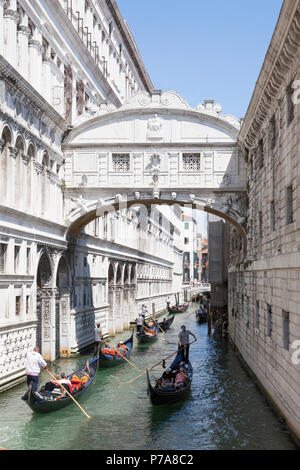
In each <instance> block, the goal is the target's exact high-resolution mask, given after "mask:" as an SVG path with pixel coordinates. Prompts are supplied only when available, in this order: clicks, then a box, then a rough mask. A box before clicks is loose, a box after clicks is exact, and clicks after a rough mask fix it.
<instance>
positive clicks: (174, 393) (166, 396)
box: [147, 352, 193, 405]
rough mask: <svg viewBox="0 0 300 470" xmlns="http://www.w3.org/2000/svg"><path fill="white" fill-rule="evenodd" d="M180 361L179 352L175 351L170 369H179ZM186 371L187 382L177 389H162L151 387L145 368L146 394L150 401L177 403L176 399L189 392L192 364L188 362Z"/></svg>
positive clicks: (155, 403)
mask: <svg viewBox="0 0 300 470" xmlns="http://www.w3.org/2000/svg"><path fill="white" fill-rule="evenodd" d="M181 362H182V357H181V354H180V352H178V353H177V356H176V358H175V360H174V361H173V362H172V364H171V365H170V369H171V370H172V371H176V370H179V365H180V363H181ZM186 372H187V375H188V377H189V379H188V382H187V384H186V385H185V386H184V387H182V388H179V389H177V390H176V389H175V388H169V389H166V390H163V389H162V388H159V387H153V386H152V385H151V382H150V377H149V371H148V369H147V382H148V395H149V396H150V400H151V403H152V404H153V405H170V404H172V403H177V402H178V401H182V400H184V399H185V398H186V397H187V396H188V395H189V393H190V390H191V386H192V380H193V368H192V364H191V363H190V362H188V364H187V367H186Z"/></svg>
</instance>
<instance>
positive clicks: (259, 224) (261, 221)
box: [258, 212, 263, 238]
mask: <svg viewBox="0 0 300 470" xmlns="http://www.w3.org/2000/svg"><path fill="white" fill-rule="evenodd" d="M258 236H259V238H262V237H263V219H262V213H261V212H259V214H258Z"/></svg>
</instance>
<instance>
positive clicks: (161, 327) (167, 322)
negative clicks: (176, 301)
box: [145, 315, 175, 331]
mask: <svg viewBox="0 0 300 470" xmlns="http://www.w3.org/2000/svg"><path fill="white" fill-rule="evenodd" d="M174 318H175V315H173V316H172V317H170V318H168V319H167V320H165V321H161V322H159V323H158V326H159V331H167V330H168V329H169V328H170V326H171V325H172V323H173V321H174ZM145 326H146V327H147V328H149V324H148V323H145Z"/></svg>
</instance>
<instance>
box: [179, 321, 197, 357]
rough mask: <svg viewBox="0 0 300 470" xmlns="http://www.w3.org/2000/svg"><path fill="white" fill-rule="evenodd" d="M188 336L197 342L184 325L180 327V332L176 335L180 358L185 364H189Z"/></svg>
mask: <svg viewBox="0 0 300 470" xmlns="http://www.w3.org/2000/svg"><path fill="white" fill-rule="evenodd" d="M190 335H191V336H193V337H194V339H195V341H196V340H197V338H196V336H195V335H194V333H192V332H191V331H190V330H187V329H186V327H185V325H182V327H181V331H180V333H179V335H178V338H179V345H178V346H179V349H181V350H180V354H181V357H182V361H183V362H185V363H186V364H187V363H188V362H189V350H190Z"/></svg>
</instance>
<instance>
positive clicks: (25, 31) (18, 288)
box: [0, 0, 182, 390]
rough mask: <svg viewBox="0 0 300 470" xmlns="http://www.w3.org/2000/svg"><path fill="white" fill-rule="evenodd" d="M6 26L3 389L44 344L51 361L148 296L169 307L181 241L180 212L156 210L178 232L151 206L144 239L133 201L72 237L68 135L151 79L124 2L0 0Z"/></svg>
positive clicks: (112, 326) (0, 56) (0, 26)
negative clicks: (67, 193) (148, 229)
mask: <svg viewBox="0 0 300 470" xmlns="http://www.w3.org/2000/svg"><path fill="white" fill-rule="evenodd" d="M0 35H1V36H0V152H1V162H0V186H1V190H0V192H1V195H0V302H1V306H2V308H1V313H0V351H1V358H0V389H1V390H2V389H5V388H6V387H9V386H11V385H12V384H13V383H16V382H17V381H18V380H22V379H23V376H24V364H25V356H26V353H27V351H28V350H29V349H31V348H32V347H33V346H34V345H35V344H38V345H39V346H40V348H41V351H42V353H43V356H44V357H45V358H46V359H47V360H54V359H55V358H57V357H59V356H66V357H68V356H69V355H70V354H72V353H76V352H77V351H78V350H80V349H82V348H84V347H85V346H87V345H89V344H91V343H92V342H93V328H94V324H95V322H96V321H100V322H101V324H102V327H103V329H104V331H105V332H109V333H111V334H114V333H115V332H117V331H122V330H123V329H124V328H128V327H129V322H130V321H132V320H133V319H134V318H135V316H136V313H137V311H138V309H139V308H140V306H141V304H142V303H147V305H148V307H149V310H150V311H152V310H153V311H159V310H162V309H163V308H165V306H166V296H167V295H169V296H170V295H172V294H173V293H179V292H180V289H181V286H180V282H181V274H182V267H181V253H182V250H181V246H180V227H181V220H180V216H181V213H177V214H176V213H175V212H174V211H172V210H171V209H170V210H166V209H165V210H161V211H158V213H159V214H161V218H162V219H163V218H165V219H166V220H169V221H170V220H171V219H172V233H171V231H170V230H169V231H168V227H167V226H166V227H163V222H161V221H160V217H159V215H155V211H153V213H152V214H149V217H148V222H149V223H150V224H151V225H152V233H151V236H150V235H149V234H148V232H146V233H144V234H143V236H142V230H141V231H140V232H139V233H138V232H137V230H136V228H137V225H138V224H139V223H140V220H139V217H137V213H136V211H135V210H131V211H129V210H128V211H120V212H119V213H115V214H109V216H108V217H106V218H105V220H104V219H103V218H102V219H101V218H98V219H96V220H95V222H94V223H93V224H90V225H89V226H87V227H86V228H85V229H84V231H83V232H82V234H81V236H79V237H78V238H77V240H73V241H71V240H67V239H66V236H65V234H66V231H67V221H66V216H67V213H66V210H65V204H64V198H65V196H64V190H65V178H66V177H65V172H66V170H65V155H64V153H63V150H62V146H61V143H62V141H63V138H64V136H65V135H66V134H67V133H68V132H69V130H70V128H71V127H74V126H76V125H78V124H79V123H80V122H82V121H85V120H88V119H91V118H93V117H94V116H96V115H98V114H99V113H101V112H102V111H101V110H102V109H105V110H107V109H116V108H118V107H120V106H121V104H122V103H124V102H126V100H128V99H129V97H130V96H131V95H133V94H134V93H136V92H137V91H139V90H143V91H150V90H151V89H152V88H153V87H152V83H151V80H150V78H149V76H148V74H147V72H146V71H145V68H144V65H143V62H142V59H141V57H140V55H139V53H138V51H137V48H136V45H135V43H134V40H133V38H132V35H131V33H130V31H129V29H128V26H127V24H126V23H125V22H124V20H123V19H122V17H121V15H120V12H119V10H118V7H117V5H116V4H115V2H111V1H101V0H99V1H97V2H92V1H83V0H78V1H75V0H73V2H71V1H64V0H57V1H56V0H55V1H53V0H49V1H48V0H41V1H39V2H35V1H34V2H33V1H27V0H24V1H23V0H20V1H16V0H6V1H3V0H1V1H0ZM130 231H131V232H130ZM123 233H126V234H127V235H128V237H129V238H128V239H125V238H123V239H121V238H122V237H121V236H120V234H123ZM128 240H130V242H129V241H128ZM153 248H155V249H154V250H153ZM153 252H155V255H153ZM174 279H175V281H174Z"/></svg>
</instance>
